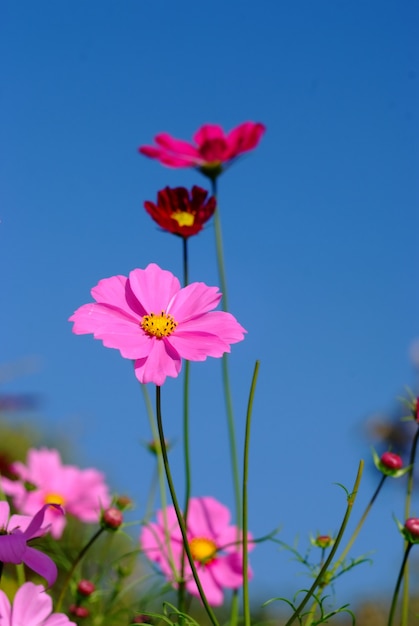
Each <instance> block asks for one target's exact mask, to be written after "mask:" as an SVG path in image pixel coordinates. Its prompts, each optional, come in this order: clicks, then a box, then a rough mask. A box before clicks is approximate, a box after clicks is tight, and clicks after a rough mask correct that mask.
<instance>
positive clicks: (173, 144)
mask: <svg viewBox="0 0 419 626" xmlns="http://www.w3.org/2000/svg"><path fill="white" fill-rule="evenodd" d="M154 140H155V142H156V144H157V145H158V146H160V148H164V149H165V150H170V152H173V153H174V154H175V155H178V156H183V157H187V156H188V157H192V158H198V159H199V153H198V151H197V149H196V148H195V147H194V146H193V145H191V144H190V143H188V142H187V141H183V140H182V139H175V137H172V136H171V135H169V134H168V133H159V134H158V135H156V136H155V138H154Z"/></svg>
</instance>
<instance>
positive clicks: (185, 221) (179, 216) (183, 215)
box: [170, 211, 195, 226]
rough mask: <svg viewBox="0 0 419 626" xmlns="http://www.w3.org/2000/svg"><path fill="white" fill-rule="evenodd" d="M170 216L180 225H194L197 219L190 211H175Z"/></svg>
mask: <svg viewBox="0 0 419 626" xmlns="http://www.w3.org/2000/svg"><path fill="white" fill-rule="evenodd" d="M170 217H171V218H172V219H174V220H176V221H177V223H178V224H179V226H192V225H193V223H194V221H195V215H194V214H193V213H188V211H175V212H174V213H172V215H171V216H170Z"/></svg>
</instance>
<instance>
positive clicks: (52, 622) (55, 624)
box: [44, 613, 76, 626]
mask: <svg viewBox="0 0 419 626" xmlns="http://www.w3.org/2000/svg"><path fill="white" fill-rule="evenodd" d="M44 626H76V623H75V622H70V620H69V619H68V617H67V615H64V613H53V614H52V615H51V616H50V617H48V619H47V620H45V622H44Z"/></svg>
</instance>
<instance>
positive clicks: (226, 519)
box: [140, 497, 253, 606]
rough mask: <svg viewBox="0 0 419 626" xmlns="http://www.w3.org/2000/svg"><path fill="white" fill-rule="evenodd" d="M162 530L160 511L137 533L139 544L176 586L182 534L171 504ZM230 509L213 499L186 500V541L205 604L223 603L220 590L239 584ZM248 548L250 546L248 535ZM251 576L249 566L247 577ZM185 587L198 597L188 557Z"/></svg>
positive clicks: (238, 557)
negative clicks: (204, 596)
mask: <svg viewBox="0 0 419 626" xmlns="http://www.w3.org/2000/svg"><path fill="white" fill-rule="evenodd" d="M166 517H167V530H166V532H165V525H164V516H163V511H159V512H158V513H157V523H150V524H148V525H147V526H145V527H144V528H143V530H142V532H141V536H140V544H141V547H142V549H143V551H144V553H145V554H146V556H147V557H148V558H149V559H150V560H151V561H153V562H155V563H157V564H158V565H159V566H160V568H161V570H162V572H163V574H164V575H165V576H166V578H167V580H169V581H170V582H172V583H173V585H174V586H175V587H176V586H177V584H178V582H179V577H180V568H181V559H182V551H183V546H182V536H181V533H180V529H179V525H178V522H177V519H176V514H175V510H174V508H173V507H172V506H169V507H167V509H166ZM230 517H231V516H230V511H229V510H228V509H227V507H225V506H224V505H223V504H221V503H220V502H217V500H215V499H214V498H211V497H205V498H191V500H190V502H189V511H188V524H187V534H188V543H189V548H190V550H191V553H192V556H193V558H194V562H195V565H196V568H197V572H198V575H199V579H200V581H201V585H202V588H203V590H204V592H205V595H206V597H207V600H208V602H209V604H211V605H213V606H218V605H220V604H222V602H223V589H224V588H227V589H238V588H239V587H240V586H241V585H242V583H243V569H242V567H243V566H242V552H241V550H242V548H241V545H238V544H237V537H238V536H239V537H240V535H238V529H237V527H236V526H232V525H230ZM248 538H249V549H252V548H253V544H252V542H251V536H250V534H249V535H248ZM251 576H252V571H251V570H250V568H249V571H248V577H249V578H250V577H251ZM185 578H186V589H187V590H188V592H189V593H190V594H192V595H194V596H198V597H199V592H198V588H197V586H196V584H195V581H194V579H193V577H192V571H191V568H190V565H189V563H188V560H187V559H186V562H185Z"/></svg>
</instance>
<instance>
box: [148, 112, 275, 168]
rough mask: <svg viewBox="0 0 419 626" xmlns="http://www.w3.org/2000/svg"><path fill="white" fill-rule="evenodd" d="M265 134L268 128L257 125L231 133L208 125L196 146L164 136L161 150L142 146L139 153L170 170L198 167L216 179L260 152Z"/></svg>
mask: <svg viewBox="0 0 419 626" xmlns="http://www.w3.org/2000/svg"><path fill="white" fill-rule="evenodd" d="M264 132H265V126H264V125H263V124H259V123H255V122H244V124H240V125H239V126H237V127H236V128H233V130H231V131H230V132H229V133H225V132H224V131H223V129H222V128H221V126H218V125H216V124H204V125H203V126H201V128H200V129H199V130H198V131H197V132H196V133H195V135H194V137H193V139H194V142H195V145H193V144H191V143H188V142H187V141H182V140H181V139H175V138H174V137H172V136H171V135H169V134H168V133H160V134H159V135H156V136H155V138H154V141H155V142H156V144H157V146H141V147H140V148H139V152H140V153H141V154H144V155H145V156H148V157H150V158H152V159H157V160H158V161H160V163H163V165H168V166H169V167H197V168H199V169H200V170H201V171H202V172H203V173H204V174H206V175H208V176H210V177H211V178H214V177H215V176H217V175H218V174H220V173H221V172H222V170H223V169H224V165H225V164H226V163H229V162H231V161H232V160H233V159H235V158H236V157H238V156H240V155H241V154H243V153H244V152H248V151H249V150H252V149H253V148H256V146H257V145H258V143H259V141H260V139H261V137H262V135H263V133H264Z"/></svg>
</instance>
